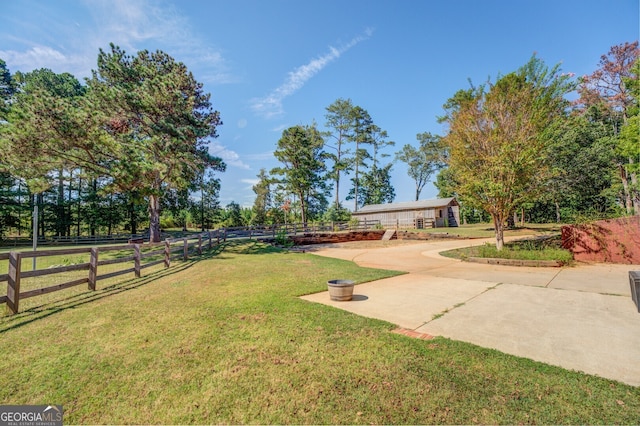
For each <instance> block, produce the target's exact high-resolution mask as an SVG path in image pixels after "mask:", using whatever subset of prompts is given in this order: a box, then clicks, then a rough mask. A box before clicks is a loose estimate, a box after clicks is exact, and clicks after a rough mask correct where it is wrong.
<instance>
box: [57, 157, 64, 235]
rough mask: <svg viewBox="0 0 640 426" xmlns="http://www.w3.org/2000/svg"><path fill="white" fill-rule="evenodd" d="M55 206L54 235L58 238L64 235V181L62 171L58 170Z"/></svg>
mask: <svg viewBox="0 0 640 426" xmlns="http://www.w3.org/2000/svg"><path fill="white" fill-rule="evenodd" d="M56 201H57V205H56V216H57V217H56V233H57V234H58V237H62V236H63V235H64V227H65V224H64V222H65V220H64V180H63V178H62V169H59V170H58V199H57V200H56Z"/></svg>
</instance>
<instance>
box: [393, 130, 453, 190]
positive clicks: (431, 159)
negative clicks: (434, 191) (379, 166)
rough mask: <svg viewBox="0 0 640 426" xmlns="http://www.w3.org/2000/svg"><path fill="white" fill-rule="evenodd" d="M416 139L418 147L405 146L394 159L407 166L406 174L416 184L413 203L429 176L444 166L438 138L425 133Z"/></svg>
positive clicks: (440, 143)
mask: <svg viewBox="0 0 640 426" xmlns="http://www.w3.org/2000/svg"><path fill="white" fill-rule="evenodd" d="M416 138H417V139H418V142H419V144H420V146H419V147H418V148H415V147H414V146H412V145H409V144H406V145H405V146H403V147H402V150H401V151H399V152H397V153H396V159H398V160H400V161H402V162H403V163H406V164H407V166H408V170H407V174H408V175H409V177H410V178H411V179H413V180H414V182H415V184H416V192H415V195H416V198H415V201H418V200H419V199H420V193H421V192H422V190H423V189H424V187H425V185H426V184H427V183H428V182H429V180H430V179H431V176H432V175H433V174H434V173H435V172H437V171H438V170H440V169H441V168H442V167H443V166H444V159H445V155H444V152H443V147H442V142H441V137H440V136H437V135H432V134H431V133H429V132H425V133H419V134H418V135H416Z"/></svg>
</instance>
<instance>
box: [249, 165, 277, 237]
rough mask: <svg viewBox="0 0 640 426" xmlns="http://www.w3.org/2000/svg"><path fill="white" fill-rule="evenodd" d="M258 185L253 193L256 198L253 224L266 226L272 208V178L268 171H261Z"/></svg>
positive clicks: (254, 187) (253, 209)
mask: <svg viewBox="0 0 640 426" xmlns="http://www.w3.org/2000/svg"><path fill="white" fill-rule="evenodd" d="M257 177H258V183H256V184H255V185H253V192H254V193H255V194H256V198H255V200H254V202H253V207H252V211H253V216H252V223H254V224H256V225H265V224H267V223H269V215H268V212H269V210H270V209H271V208H272V207H273V206H272V194H271V178H270V177H269V175H268V174H267V171H266V169H260V173H259V174H258V176H257Z"/></svg>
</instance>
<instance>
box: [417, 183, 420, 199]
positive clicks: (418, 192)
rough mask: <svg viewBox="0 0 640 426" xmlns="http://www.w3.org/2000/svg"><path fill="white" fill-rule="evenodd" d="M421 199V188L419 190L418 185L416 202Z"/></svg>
mask: <svg viewBox="0 0 640 426" xmlns="http://www.w3.org/2000/svg"><path fill="white" fill-rule="evenodd" d="M419 199H420V188H418V184H417V183H416V201H418V200H419Z"/></svg>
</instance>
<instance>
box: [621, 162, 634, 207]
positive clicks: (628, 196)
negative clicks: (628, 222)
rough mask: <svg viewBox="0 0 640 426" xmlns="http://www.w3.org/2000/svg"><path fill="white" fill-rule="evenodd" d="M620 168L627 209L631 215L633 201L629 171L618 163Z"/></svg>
mask: <svg viewBox="0 0 640 426" xmlns="http://www.w3.org/2000/svg"><path fill="white" fill-rule="evenodd" d="M618 170H619V171H620V180H621V181H622V190H623V191H624V199H625V207H626V209H627V214H628V215H630V214H632V213H633V201H632V200H631V191H630V189H629V181H628V180H627V171H626V170H625V168H624V166H623V165H622V164H618Z"/></svg>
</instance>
